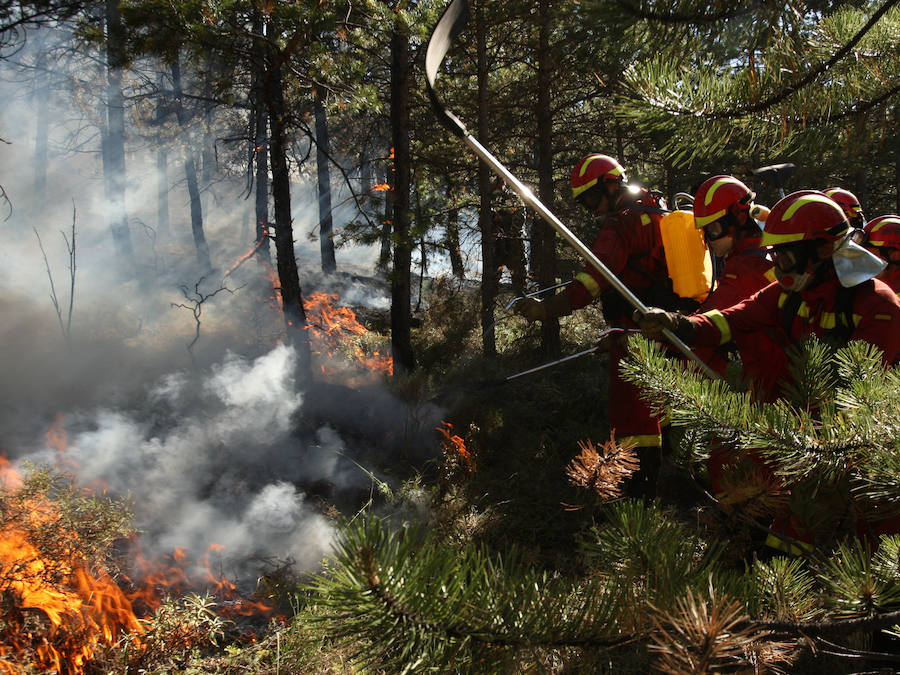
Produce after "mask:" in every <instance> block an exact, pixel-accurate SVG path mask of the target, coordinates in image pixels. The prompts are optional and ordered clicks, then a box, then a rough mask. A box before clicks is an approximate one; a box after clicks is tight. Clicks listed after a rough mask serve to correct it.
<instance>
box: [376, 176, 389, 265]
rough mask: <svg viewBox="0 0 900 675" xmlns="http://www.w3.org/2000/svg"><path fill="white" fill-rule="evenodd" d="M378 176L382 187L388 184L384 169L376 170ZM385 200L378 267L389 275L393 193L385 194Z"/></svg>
mask: <svg viewBox="0 0 900 675" xmlns="http://www.w3.org/2000/svg"><path fill="white" fill-rule="evenodd" d="M375 173H376V175H377V176H378V182H379V184H381V185H384V184H385V183H387V175H386V172H385V171H384V169H383V168H381V166H380V165H379V167H378V168H377V169H376V170H375ZM384 194H385V200H384V202H383V204H382V206H383V212H382V216H381V236H380V237H379V241H380V242H381V249H380V250H379V252H378V263H377V265H376V267H377V268H378V269H379V270H381V271H382V272H384V273H387V272H388V271H389V270H390V267H391V248H392V247H391V232H392V231H393V230H392V228H391V193H390V192H385V193H384Z"/></svg>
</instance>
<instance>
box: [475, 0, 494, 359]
mask: <svg viewBox="0 0 900 675" xmlns="http://www.w3.org/2000/svg"><path fill="white" fill-rule="evenodd" d="M486 40H487V38H486V36H485V26H484V9H483V3H481V2H479V3H477V4H476V6H475V43H476V51H477V55H478V56H477V59H478V65H477V77H478V138H480V139H481V140H482V142H483V143H488V140H489V139H488V134H489V133H490V128H489V126H488V83H487V54H486V50H487V46H486ZM478 192H479V194H480V196H481V203H480V205H479V209H478V228H479V229H480V230H481V349H482V351H483V352H484V355H485V356H487V357H489V358H492V357H495V356H496V355H497V341H496V339H495V335H494V301H495V299H496V297H497V275H496V273H495V271H496V269H497V262H496V260H495V259H494V258H495V256H494V251H495V248H496V235H495V233H494V221H493V217H492V213H491V171H490V169H489V168H488V167H487V165H485V163H484V162H479V163H478Z"/></svg>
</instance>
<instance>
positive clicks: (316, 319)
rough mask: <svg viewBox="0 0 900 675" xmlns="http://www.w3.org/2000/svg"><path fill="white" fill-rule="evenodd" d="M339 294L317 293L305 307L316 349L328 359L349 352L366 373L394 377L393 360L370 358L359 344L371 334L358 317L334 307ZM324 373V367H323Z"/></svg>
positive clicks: (373, 353)
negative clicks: (325, 354)
mask: <svg viewBox="0 0 900 675" xmlns="http://www.w3.org/2000/svg"><path fill="white" fill-rule="evenodd" d="M337 300H338V295H337V293H325V292H322V291H316V292H315V293H312V294H310V296H309V297H308V298H307V299H306V301H305V302H304V303H303V307H304V310H305V311H306V315H307V317H306V318H307V321H306V324H307V325H306V328H307V330H309V331H310V333H311V335H312V338H313V339H312V342H313V348H314V349H316V350H317V351H319V352H320V353H322V352H323V351H324V352H325V353H327V354H328V356H334V355H335V353H336V351H337V350H338V349H339V348H343V349H346V348H349V351H350V355H351V356H352V358H353V360H354V362H355V363H356V364H358V365H361V366H362V367H363V368H364V369H366V370H369V371H372V372H376V373H382V374H385V375H393V374H394V360H393V359H392V358H391V357H390V356H383V355H382V354H381V353H380V352H378V351H373V352H372V353H371V354H367V353H366V352H365V350H364V349H363V348H362V346H360V344H359V342H358V341H357V339H358V338H360V337H362V336H364V335H366V334H368V332H369V330H368V329H367V328H366V327H365V326H363V325H362V324H361V323H360V322H359V320H358V319H357V318H356V313H355V312H354V311H353V310H352V309H350V308H349V307H340V306H335V303H336V302H337ZM322 372H323V373H325V367H324V366H323V367H322Z"/></svg>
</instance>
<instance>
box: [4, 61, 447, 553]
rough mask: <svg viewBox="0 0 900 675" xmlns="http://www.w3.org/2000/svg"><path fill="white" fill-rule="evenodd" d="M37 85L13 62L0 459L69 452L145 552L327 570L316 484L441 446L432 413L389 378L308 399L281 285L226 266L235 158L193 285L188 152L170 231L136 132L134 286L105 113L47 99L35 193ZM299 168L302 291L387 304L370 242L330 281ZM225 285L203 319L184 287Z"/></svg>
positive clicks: (246, 245)
mask: <svg viewBox="0 0 900 675" xmlns="http://www.w3.org/2000/svg"><path fill="white" fill-rule="evenodd" d="M26 55H27V52H23V53H22V54H21V55H20V56H21V58H22V59H23V60H24V59H25V57H26ZM85 75H86V77H87V76H88V75H89V73H85ZM37 84H38V83H36V82H29V81H28V79H27V77H22V76H21V73H19V72H18V71H16V69H15V64H14V63H13V62H12V61H0V94H2V100H3V102H4V103H3V105H2V106H0V138H2V139H3V141H4V142H3V143H0V156H2V158H3V163H2V166H3V167H4V169H3V170H0V186H2V188H3V190H4V191H5V193H6V195H7V196H8V197H9V200H10V202H11V204H12V209H11V212H9V213H8V214H7V212H6V211H5V210H3V209H2V208H0V313H2V315H3V322H2V324H0V341H2V343H3V345H4V349H3V350H2V352H0V372H2V373H3V378H2V381H0V453H6V454H8V455H9V456H10V457H11V458H13V459H14V460H18V461H21V460H25V459H30V460H34V461H37V462H41V463H46V462H50V463H53V462H56V461H60V462H61V466H62V468H63V469H64V470H66V471H74V473H75V478H76V479H77V481H78V482H79V483H81V484H84V485H89V486H95V487H97V489H104V490H107V491H108V492H109V493H110V494H112V495H113V496H122V497H126V498H128V499H129V500H131V501H132V502H133V510H134V512H135V516H136V522H135V525H136V526H137V527H138V528H139V529H140V530H141V531H142V543H143V545H144V549H145V551H146V552H147V553H148V554H150V555H161V554H170V553H172V551H173V550H174V548H176V547H182V548H186V549H188V550H190V551H191V552H192V553H193V554H194V555H202V554H203V553H205V552H206V550H207V549H208V547H209V546H210V545H211V544H217V545H220V546H224V547H225V548H224V551H223V555H224V556H227V557H229V558H233V559H234V560H239V559H241V558H247V557H250V556H259V557H260V558H265V557H270V558H272V557H274V558H278V559H292V560H295V561H296V562H297V565H298V566H299V567H301V568H308V567H310V566H312V565H314V564H315V563H316V562H317V561H318V560H319V559H320V558H321V556H322V555H323V553H324V552H325V550H326V549H327V546H328V544H329V542H330V540H331V538H332V536H333V532H332V526H331V523H330V521H328V520H327V519H326V518H325V517H323V515H322V514H321V513H320V510H321V509H320V506H319V504H318V503H317V502H316V497H315V496H313V495H316V494H317V491H318V493H321V495H320V496H321V497H322V498H323V500H326V501H327V500H328V499H330V498H331V497H333V496H335V495H340V494H353V493H354V492H359V493H365V492H366V491H367V490H368V489H370V487H371V480H372V477H371V476H370V475H368V474H367V473H366V471H372V472H373V474H372V475H377V473H378V470H377V469H376V468H374V466H373V464H372V463H370V462H368V461H367V460H368V459H370V458H372V457H375V458H377V459H386V457H385V456H384V455H390V453H391V452H394V451H395V449H396V448H398V447H401V446H402V448H403V449H404V451H408V452H410V453H411V454H415V455H419V456H421V455H422V454H423V453H426V454H427V453H428V452H433V450H434V445H435V444H436V443H435V441H434V440H433V439H429V438H428V436H427V434H428V433H429V431H432V430H433V427H434V426H436V425H437V423H438V422H439V420H434V419H432V418H433V417H434V415H436V414H437V413H436V412H435V411H430V412H429V413H428V414H427V415H426V414H420V416H419V418H418V419H417V420H416V423H417V424H418V427H417V428H415V429H413V432H410V428H411V425H410V424H409V421H408V420H407V419H406V418H407V416H409V411H407V410H406V409H405V408H404V405H403V404H401V403H400V402H398V401H396V400H395V399H394V398H393V397H392V396H391V395H390V394H389V393H388V392H387V390H386V388H384V387H372V388H370V389H369V390H367V391H364V392H359V393H354V394H353V401H347V400H346V399H347V395H346V394H345V393H344V392H343V391H341V390H337V389H336V390H334V391H333V392H331V393H330V394H329V395H327V396H323V397H321V400H316V401H313V402H310V401H305V400H304V397H303V395H302V394H301V393H299V392H301V391H302V390H303V389H304V386H303V385H304V384H306V383H298V382H296V381H294V378H293V372H294V359H295V355H294V354H293V352H292V351H291V350H290V349H289V348H287V347H284V346H279V347H275V348H274V349H273V348H272V347H271V346H272V345H273V344H275V342H276V338H277V337H278V331H279V330H280V329H281V328H283V322H282V321H281V317H280V316H279V315H278V313H277V311H276V309H275V308H273V307H272V306H267V304H266V301H267V296H268V293H267V292H266V291H271V288H268V289H264V288H262V287H261V284H263V285H265V284H268V283H269V282H268V280H267V279H266V280H265V281H264V282H261V281H260V279H261V278H262V277H261V275H260V273H259V269H258V267H257V265H256V262H255V261H252V260H251V261H247V262H246V263H245V264H243V265H242V266H241V267H240V268H239V269H238V270H237V271H236V272H235V273H234V274H233V275H231V276H229V277H227V278H226V277H224V272H223V270H226V269H229V268H230V267H231V265H232V264H233V263H234V262H235V261H236V260H237V259H238V258H239V257H240V256H242V255H243V254H244V253H246V252H247V251H248V250H249V249H250V247H251V246H252V245H253V239H254V236H255V233H254V226H253V222H254V219H255V217H254V215H253V211H252V207H253V200H252V199H246V198H245V197H246V195H245V194H242V193H243V192H244V189H245V187H246V182H245V177H244V176H243V175H239V171H240V167H234V166H231V167H223V168H224V169H225V170H223V171H222V172H221V173H219V174H217V175H216V176H215V181H216V182H214V183H213V184H212V185H208V186H205V192H204V198H205V200H206V204H207V207H208V208H207V211H206V212H205V213H204V214H203V215H204V230H205V234H206V238H207V240H208V243H209V247H210V253H211V257H212V260H213V265H214V267H215V270H214V271H213V272H212V273H210V274H209V276H208V277H207V278H206V279H205V280H204V281H203V283H200V279H201V276H202V275H203V274H204V272H205V271H203V270H200V269H199V267H198V266H197V264H196V260H195V258H196V256H195V251H194V244H193V240H192V236H191V220H190V213H189V203H188V197H187V190H186V186H185V182H184V168H183V158H182V157H180V156H179V152H178V147H179V144H178V143H177V142H173V143H172V145H171V147H170V148H169V150H170V153H169V165H168V172H167V177H166V178H167V185H168V198H169V208H170V227H169V230H170V232H169V237H168V238H165V237H163V236H162V233H160V232H158V231H157V225H156V223H157V216H156V209H157V203H156V198H157V195H156V192H157V182H158V180H157V179H158V175H157V167H156V155H155V150H154V149H153V148H152V147H150V145H149V144H148V145H147V146H142V145H141V144H140V143H142V142H145V141H146V139H144V141H141V139H140V137H139V135H137V134H136V133H135V135H133V136H130V140H129V146H128V154H127V158H126V171H127V174H128V187H127V192H126V208H127V211H128V215H129V221H128V226H129V230H130V234H131V238H132V243H133V246H134V250H135V258H136V260H137V267H138V268H139V270H140V272H141V274H140V275H139V276H138V277H137V278H134V279H123V278H122V276H121V275H120V274H118V273H117V271H116V269H117V266H116V265H115V264H114V263H115V260H116V256H117V253H116V250H115V247H114V245H113V242H112V239H111V235H110V228H109V225H108V223H107V222H106V216H105V213H104V202H105V197H104V185H103V173H102V163H101V159H100V155H99V149H100V147H99V134H97V129H96V127H94V126H92V122H91V121H90V119H89V114H95V113H96V110H97V109H98V107H97V106H88V109H89V110H90V111H92V113H88V112H82V111H79V110H78V109H77V108H76V107H75V106H74V105H73V102H72V100H71V96H70V94H69V93H67V92H66V91H65V90H64V89H59V91H54V93H53V96H52V97H51V99H50V101H49V103H48V104H47V106H48V107H49V112H50V114H49V118H50V120H51V126H50V133H49V147H50V153H49V159H48V162H47V165H46V176H47V189H46V193H42V194H38V193H37V192H36V191H35V189H34V185H35V179H34V177H35V169H36V167H35V162H34V150H35V144H36V125H35V121H36V118H37V112H38V111H37V109H36V106H37V105H38V103H37V101H36V100H35V99H34V98H33V97H31V96H30V95H29V93H28V92H29V87H32V88H33V87H35V86H37ZM100 91H102V87H98V92H100ZM91 103H92V104H93V103H96V102H91ZM132 131H135V132H136V130H132ZM293 178H294V183H293V185H292V211H293V213H292V215H293V218H294V228H295V237H294V238H295V241H296V247H297V250H296V257H297V261H298V265H299V267H300V269H301V278H302V280H303V291H304V293H308V292H310V291H312V290H317V289H323V290H334V291H335V292H338V293H339V294H340V295H341V298H342V299H341V302H342V303H343V304H353V305H354V306H365V307H368V308H371V309H374V310H386V309H387V308H388V306H389V300H388V296H387V292H386V290H387V289H386V287H385V286H384V283H383V282H377V281H376V279H375V277H376V275H375V274H374V272H373V262H374V260H375V258H376V257H377V253H378V247H377V246H347V247H345V248H341V249H339V250H338V251H337V254H336V257H337V265H338V272H339V273H338V274H336V275H331V276H329V277H325V276H324V275H321V274H320V273H318V270H319V269H320V265H321V258H320V249H319V242H318V238H317V237H314V238H313V239H312V240H311V239H310V237H309V236H308V234H309V233H315V232H316V228H317V220H318V208H317V197H316V194H315V187H314V186H315V184H316V181H315V176H309V175H303V176H302V175H300V174H299V173H298V174H295V175H294V177H293ZM333 183H334V185H335V198H334V200H333V203H335V204H336V205H339V208H338V209H337V210H336V212H335V214H334V216H335V229H336V234H338V235H339V234H340V229H341V228H342V227H343V225H344V224H345V223H346V222H347V221H348V220H349V219H350V218H352V217H353V215H354V214H353V211H352V208H349V207H348V202H347V199H346V197H347V191H346V188H344V187H341V186H340V178H339V177H337V176H335V177H334V181H333ZM0 206H3V205H2V204H0ZM7 215H8V217H7ZM4 218H5V219H4ZM73 222H74V227H75V234H74V236H73V234H72V226H73ZM38 235H39V236H40V242H41V245H42V246H43V251H42V250H41V246H39V244H38V238H37V237H38ZM338 238H340V237H339V236H338ZM73 244H74V245H76V253H75V259H74V262H75V270H74V274H75V281H74V296H73V298H72V302H73V303H74V304H73V306H72V307H73V311H72V319H71V325H69V322H68V314H67V310H68V307H69V302H70V295H69V293H70V290H71V287H70V284H71V278H70V273H71V272H72V270H71V269H70V265H71V263H72V260H71V259H70V255H69V251H68V247H69V246H71V245H73ZM273 255H274V249H273ZM348 272H353V273H354V274H356V275H360V276H359V277H351V276H350V275H349V274H348ZM51 279H52V282H53V287H52V289H51ZM219 286H224V287H227V288H226V290H227V292H224V291H223V292H221V293H219V294H217V295H215V297H211V298H208V299H207V300H205V301H204V302H203V305H202V317H201V319H200V324H199V325H198V324H197V323H196V322H195V317H194V316H193V314H192V312H191V308H192V303H191V294H192V293H193V292H194V291H198V292H200V293H204V294H209V293H211V292H213V291H215V290H216V289H217V288H218V287H219ZM185 292H186V293H187V295H188V297H187V298H186V297H185ZM54 293H55V295H53V294H54ZM54 297H55V299H56V300H57V302H58V305H59V307H58V310H59V313H57V308H56V307H54V304H53V302H52V299H53V298H54ZM177 305H184V306H181V307H179V306H177ZM195 331H199V334H198V333H195ZM197 335H199V337H198V339H197V342H196V343H195V344H194V345H193V347H192V351H190V352H189V351H188V349H187V346H188V345H189V344H190V343H191V341H192V340H193V339H194V338H195V337H196V336H197ZM305 408H309V410H308V411H307V410H306V409H305ZM301 409H303V410H302V412H301ZM58 415H59V416H61V417H62V420H63V423H64V426H65V428H66V430H67V432H68V440H69V447H68V449H67V450H66V451H65V453H64V455H63V456H60V455H59V454H58V452H57V451H56V450H53V449H50V448H43V447H41V441H40V440H38V439H40V438H42V436H43V433H44V432H45V431H46V430H47V428H48V427H50V425H51V423H52V421H53V420H54V419H55V418H56V417H57V416H58ZM300 417H305V419H298V418H300ZM348 429H349V430H350V431H349V432H348V431H347V430H348ZM351 433H352V438H351V440H350V441H346V442H345V440H344V438H342V436H347V437H348V438H350V435H349V434H351ZM361 446H362V447H361ZM366 446H371V447H366ZM360 453H361V454H360ZM353 457H355V458H356V459H351V458H353ZM357 462H358V463H357Z"/></svg>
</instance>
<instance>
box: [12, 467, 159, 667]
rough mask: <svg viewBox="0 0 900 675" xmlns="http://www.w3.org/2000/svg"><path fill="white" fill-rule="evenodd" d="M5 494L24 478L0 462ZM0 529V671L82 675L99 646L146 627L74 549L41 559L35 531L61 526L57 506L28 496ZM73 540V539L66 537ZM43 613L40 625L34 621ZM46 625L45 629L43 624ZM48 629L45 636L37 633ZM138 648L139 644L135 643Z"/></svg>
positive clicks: (97, 568) (100, 569)
mask: <svg viewBox="0 0 900 675" xmlns="http://www.w3.org/2000/svg"><path fill="white" fill-rule="evenodd" d="M2 473H3V485H4V488H3V492H0V499H2V500H3V501H6V499H5V497H6V494H5V493H7V492H9V491H10V486H16V485H18V486H21V485H22V484H23V481H22V478H21V476H19V475H18V474H17V473H16V472H14V471H13V470H12V469H10V468H9V462H8V461H7V460H6V459H5V458H3V463H2ZM3 515H4V516H5V517H4V518H3V520H2V522H0V524H2V531H0V597H2V598H3V601H4V605H5V608H4V609H5V611H4V617H3V623H2V626H0V639H2V642H0V672H10V673H16V672H20V669H19V668H18V667H17V665H16V664H17V663H19V662H21V661H23V660H26V661H31V662H33V663H34V664H35V665H37V666H39V667H40V668H41V672H65V673H75V674H79V673H83V672H84V667H85V665H86V664H87V663H88V662H89V661H90V660H91V659H92V657H93V656H94V653H95V650H96V649H97V647H98V646H99V645H101V644H105V645H112V644H114V643H115V642H116V640H117V639H118V637H119V636H120V635H122V634H123V633H132V634H140V633H143V631H144V627H143V624H142V623H141V621H140V620H139V619H138V618H137V616H136V615H135V613H134V611H133V609H132V606H131V603H130V602H129V600H128V598H126V597H125V594H124V593H123V592H122V590H121V589H120V588H119V587H118V586H117V585H116V583H115V581H113V579H112V577H111V576H110V575H109V573H108V571H107V570H106V569H104V568H103V567H100V566H97V565H94V566H93V568H91V566H90V565H89V564H88V561H87V560H85V559H84V558H83V557H82V555H81V554H80V553H79V552H78V551H77V550H75V547H73V546H67V547H65V548H64V549H63V551H62V553H61V554H60V556H59V557H58V558H57V559H52V558H48V557H47V556H46V555H45V554H44V553H42V551H41V548H40V544H39V542H38V541H34V539H35V536H36V533H40V532H55V531H58V530H59V529H60V528H62V527H63V525H62V523H61V521H62V518H61V516H60V513H59V511H58V509H57V508H56V506H55V505H54V504H53V503H51V502H49V501H48V500H46V499H44V498H43V497H27V498H25V500H24V502H23V504H22V508H21V509H19V518H18V519H19V520H20V521H22V522H21V523H16V522H15V521H14V520H13V518H14V516H12V515H10V513H9V512H4V514H3ZM68 536H69V537H71V538H74V539H76V541H77V538H76V537H75V535H74V533H69V535H68ZM40 615H43V616H44V617H45V620H44V621H40V620H39V619H38V617H39V616H40ZM47 624H49V625H47ZM38 626H41V627H42V628H45V630H44V631H43V632H40V631H38V630H37V627H38ZM135 645H136V646H139V645H140V643H139V641H135Z"/></svg>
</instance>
